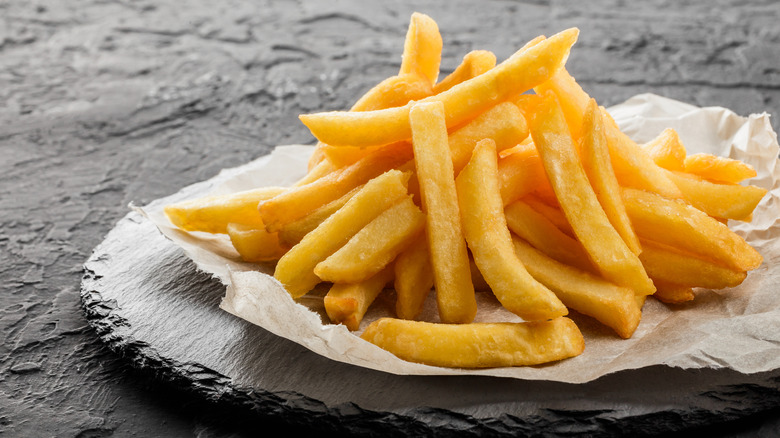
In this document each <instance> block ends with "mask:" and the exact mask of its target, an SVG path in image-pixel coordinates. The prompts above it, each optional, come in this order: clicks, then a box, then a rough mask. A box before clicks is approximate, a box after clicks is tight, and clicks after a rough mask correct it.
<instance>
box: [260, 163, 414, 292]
mask: <svg viewBox="0 0 780 438" xmlns="http://www.w3.org/2000/svg"><path fill="white" fill-rule="evenodd" d="M408 179H409V175H408V174H404V173H403V172H401V171H399V170H394V169H393V170H389V171H387V172H385V173H383V174H382V175H379V176H378V177H376V178H373V179H372V180H370V181H369V182H367V183H366V185H365V186H363V188H362V189H360V191H359V192H358V193H356V194H355V195H354V196H353V197H352V198H350V200H349V201H347V203H346V204H344V206H343V207H341V208H340V209H339V210H338V211H336V212H335V213H333V214H332V215H331V216H330V217H328V218H327V219H326V220H325V221H324V222H322V223H321V224H320V225H319V226H318V227H317V228H315V229H314V230H313V231H312V232H310V233H309V234H307V235H306V236H304V238H303V240H301V241H300V242H299V243H298V244H297V245H295V246H293V247H292V248H290V250H289V251H287V253H285V255H284V256H282V258H280V259H279V261H278V262H277V264H276V269H275V270H274V278H276V279H277V280H278V281H279V282H280V283H282V285H283V286H284V287H285V289H286V290H287V292H289V293H290V295H291V296H292V297H293V298H299V297H301V296H303V295H304V294H306V293H307V292H309V291H310V290H311V289H312V288H314V286H316V285H317V284H318V283H320V281H321V280H320V278H319V277H317V275H316V274H315V273H314V267H315V266H317V263H319V262H321V261H323V260H325V259H326V258H327V257H328V256H329V255H331V254H333V253H334V252H335V251H336V250H338V249H339V248H341V247H342V246H344V244H346V243H347V242H348V241H349V239H350V238H351V237H352V236H353V235H355V233H357V232H358V231H360V229H362V228H363V227H364V226H365V225H366V224H368V223H369V222H371V220H372V219H374V218H375V217H377V216H378V215H379V214H380V213H382V212H383V211H385V210H387V209H388V208H389V207H390V206H391V205H393V204H395V203H396V202H398V201H399V200H400V199H401V198H402V197H404V196H406V184H407V181H408Z"/></svg>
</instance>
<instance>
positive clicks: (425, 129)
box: [410, 102, 477, 323]
mask: <svg viewBox="0 0 780 438" xmlns="http://www.w3.org/2000/svg"><path fill="white" fill-rule="evenodd" d="M410 120H411V127H412V132H413V134H414V135H413V137H412V146H413V148H414V163H415V167H416V170H417V179H418V182H419V184H420V195H421V198H422V206H423V211H424V212H425V214H426V228H425V230H426V236H427V239H428V247H429V250H430V253H431V264H432V266H433V273H434V284H435V288H436V300H437V304H438V309H439V316H440V319H441V320H442V322H445V323H466V322H471V321H472V320H473V319H474V316H475V315H476V313H477V302H476V297H475V296H474V286H473V285H472V283H471V276H470V272H469V255H468V250H467V249H466V241H465V240H464V238H463V232H462V230H461V225H460V214H459V212H458V197H457V194H456V192H455V180H454V175H453V168H452V159H451V158H450V148H449V146H448V144H447V128H446V126H445V125H444V105H443V104H442V103H441V102H427V103H420V104H417V105H415V106H414V107H413V108H412V110H411V112H410Z"/></svg>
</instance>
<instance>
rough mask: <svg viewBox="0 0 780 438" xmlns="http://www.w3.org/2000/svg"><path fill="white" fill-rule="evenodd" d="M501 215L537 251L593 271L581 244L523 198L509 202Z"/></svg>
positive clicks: (584, 269)
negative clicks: (503, 215)
mask: <svg viewBox="0 0 780 438" xmlns="http://www.w3.org/2000/svg"><path fill="white" fill-rule="evenodd" d="M504 214H505V216H506V223H507V226H509V230H510V231H512V232H513V233H514V234H516V235H517V236H519V237H520V238H522V239H523V240H525V241H527V242H528V243H530V244H531V245H533V246H534V247H535V248H536V249H538V250H539V251H541V252H543V253H545V254H546V255H547V256H549V257H551V258H553V259H555V260H557V261H559V262H561V263H565V264H567V265H571V266H574V267H576V268H578V269H581V270H583V271H589V272H593V271H595V268H594V266H593V264H592V263H591V262H590V257H588V253H587V252H585V249H584V248H583V247H582V245H581V244H580V243H579V242H577V241H576V240H575V239H574V238H573V237H571V236H570V235H568V234H566V233H564V232H563V231H561V229H560V228H558V227H557V226H556V225H555V224H554V223H553V222H552V221H551V220H550V219H549V218H548V217H547V216H545V215H544V214H542V213H540V212H539V211H536V210H535V209H534V208H533V207H531V205H530V204H528V203H527V202H525V201H524V200H522V199H521V200H518V201H515V202H513V203H511V204H509V205H508V206H507V207H506V208H504ZM563 219H564V220H565V218H563Z"/></svg>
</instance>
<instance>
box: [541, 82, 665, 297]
mask: <svg viewBox="0 0 780 438" xmlns="http://www.w3.org/2000/svg"><path fill="white" fill-rule="evenodd" d="M529 126H530V128H531V136H532V137H533V140H534V144H535V145H536V147H537V149H538V150H539V155H540V156H541V158H542V165H543V166H544V168H545V171H546V173H547V176H548V178H549V180H550V184H551V185H552V187H553V190H554V191H555V195H556V197H557V198H558V202H559V203H560V205H561V209H562V210H563V212H564V214H565V215H566V218H567V219H568V221H569V223H570V224H571V227H572V230H573V231H574V234H575V235H576V236H577V239H578V240H579V241H580V242H581V243H582V246H583V247H584V248H585V250H586V251H587V253H588V255H589V256H590V259H591V260H592V261H593V264H594V265H595V266H596V268H597V269H598V270H599V271H600V272H601V274H602V275H603V276H604V277H605V278H606V279H608V280H610V281H612V282H614V283H615V284H617V285H620V286H625V287H630V288H633V289H634V290H635V291H637V292H639V293H644V294H645V295H649V294H652V293H653V292H655V287H654V286H653V283H652V281H650V278H648V277H647V273H646V272H645V270H644V267H643V266H642V263H641V262H640V260H639V257H637V255H636V254H634V253H633V252H631V250H630V249H629V247H628V246H627V245H626V243H625V241H623V238H622V237H621V236H620V234H618V232H617V231H616V230H615V228H614V227H613V226H612V224H611V223H610V221H609V218H608V217H607V215H606V213H604V209H603V208H601V205H600V204H599V201H598V199H597V197H596V194H595V193H594V191H593V188H592V187H591V186H590V184H589V182H588V178H587V176H586V175H585V171H584V169H583V168H582V164H581V162H580V160H579V155H578V153H577V151H576V149H575V147H574V143H573V140H572V138H571V135H570V133H569V130H568V126H567V124H566V121H565V119H564V116H563V113H562V111H561V109H560V107H559V106H558V103H557V98H556V96H555V94H554V93H551V92H547V93H545V95H544V100H543V101H542V102H541V103H540V104H539V107H538V108H537V112H536V114H534V117H532V118H531V120H529Z"/></svg>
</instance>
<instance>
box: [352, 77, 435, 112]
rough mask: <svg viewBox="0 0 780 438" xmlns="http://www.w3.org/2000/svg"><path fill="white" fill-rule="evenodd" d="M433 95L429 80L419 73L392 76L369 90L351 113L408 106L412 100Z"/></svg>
mask: <svg viewBox="0 0 780 438" xmlns="http://www.w3.org/2000/svg"><path fill="white" fill-rule="evenodd" d="M432 94H433V87H432V86H431V83H430V81H429V78H427V77H424V76H420V75H419V74H417V73H406V74H400V75H397V76H390V77H389V78H387V79H385V80H383V81H382V82H380V83H378V84H376V85H375V86H374V87H373V88H371V89H370V90H368V92H366V94H364V95H363V96H362V97H361V98H360V99H358V101H357V102H355V104H354V105H352V108H350V109H349V110H350V111H356V112H359V111H374V110H381V109H385V108H395V107H399V106H404V105H406V104H407V103H408V102H409V101H411V100H420V99H424V98H426V97H428V96H430V95H432Z"/></svg>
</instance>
